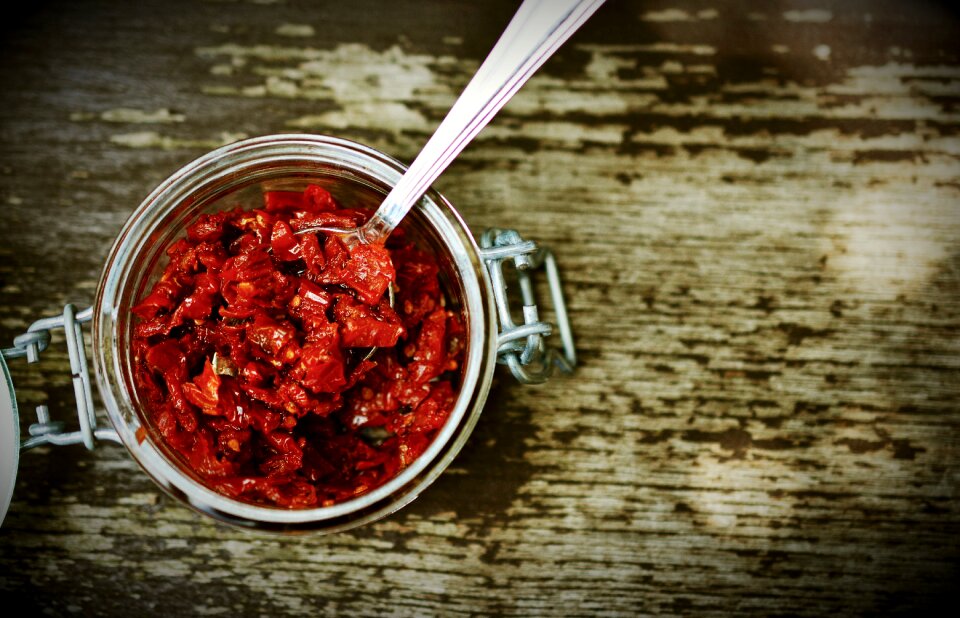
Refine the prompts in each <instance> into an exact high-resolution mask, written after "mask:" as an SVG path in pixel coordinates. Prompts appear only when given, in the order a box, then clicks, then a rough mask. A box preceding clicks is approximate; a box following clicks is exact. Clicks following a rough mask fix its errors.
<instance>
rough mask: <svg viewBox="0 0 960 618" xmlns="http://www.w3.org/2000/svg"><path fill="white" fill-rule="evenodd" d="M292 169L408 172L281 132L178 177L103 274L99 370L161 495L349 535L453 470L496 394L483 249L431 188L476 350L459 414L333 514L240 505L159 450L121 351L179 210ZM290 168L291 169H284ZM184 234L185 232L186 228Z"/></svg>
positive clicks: (151, 203) (428, 204)
mask: <svg viewBox="0 0 960 618" xmlns="http://www.w3.org/2000/svg"><path fill="white" fill-rule="evenodd" d="M293 161H309V162H319V163H332V164H335V165H336V166H338V169H343V170H347V171H351V172H355V173H358V174H362V175H365V176H369V177H371V178H374V179H376V180H377V181H378V182H381V183H383V184H384V185H385V186H387V187H390V186H393V184H395V183H396V182H397V180H399V178H400V176H401V175H402V174H403V172H404V171H405V169H406V168H405V167H404V166H403V165H402V164H401V163H400V162H399V161H397V160H396V159H394V158H392V157H390V156H388V155H386V154H384V153H382V152H379V151H377V150H375V149H373V148H370V147H369V146H365V145H363V144H359V143H357V142H353V141H350V140H346V139H343V138H337V137H330V136H323V135H311V134H299V133H293V134H277V135H267V136H262V137H255V138H250V139H246V140H241V141H239V142H234V143H232V144H228V145H226V146H223V147H221V148H218V149H215V150H213V151H211V152H208V153H206V154H205V155H202V156H201V157H198V158H197V159H194V160H193V161H192V162H190V163H188V164H187V165H185V166H183V167H181V168H180V169H179V170H177V171H176V172H174V173H173V174H171V175H170V176H169V177H168V178H167V179H166V180H164V181H163V182H162V183H161V184H160V185H159V186H157V187H156V189H154V190H153V191H152V192H151V193H150V195H148V196H147V198H146V199H144V201H143V202H142V203H141V204H140V206H139V207H138V208H137V209H136V210H135V211H134V212H133V214H132V215H131V216H130V218H129V219H128V220H127V222H126V223H125V224H124V226H123V229H122V231H121V233H120V234H119V235H118V237H117V239H116V241H115V243H114V246H113V248H112V249H111V251H110V254H109V257H108V259H107V262H106V264H105V266H104V271H103V274H102V275H101V279H100V284H99V287H98V291H97V298H96V301H95V306H94V312H93V341H94V354H93V356H94V369H95V373H96V378H97V383H98V387H99V390H100V393H101V395H102V398H103V400H104V403H105V406H106V408H107V414H108V417H109V418H110V421H111V423H112V424H113V426H114V428H115V429H116V430H117V433H118V434H119V435H120V439H121V441H122V443H123V444H124V445H125V446H126V448H127V450H128V451H129V452H130V453H131V455H132V456H133V458H134V459H135V460H136V461H137V462H138V463H139V464H140V466H141V467H142V468H143V469H144V470H145V471H146V472H147V473H148V475H149V476H151V477H152V478H153V479H154V481H156V482H157V484H158V485H160V486H161V487H162V488H163V489H165V490H167V491H168V492H169V493H171V494H172V495H174V496H175V497H177V498H178V499H180V500H182V501H183V502H186V503H187V504H188V505H189V506H191V507H193V508H194V509H196V510H198V511H201V512H203V513H206V514H208V515H211V516H213V517H215V518H217V519H221V520H223V521H227V522H229V523H234V524H238V525H241V526H245V527H255V528H264V529H317V528H320V529H346V528H350V527H354V526H356V525H360V524H362V523H366V522H368V521H373V520H375V519H379V518H380V517H383V516H385V515H387V514H389V513H391V512H393V511H395V510H397V509H399V508H401V507H402V506H404V505H405V504H407V503H409V502H410V501H412V500H413V499H414V498H415V497H416V496H417V495H419V493H420V492H421V491H422V490H423V489H425V488H426V487H427V486H428V485H429V484H430V483H432V482H433V481H434V480H435V479H436V478H437V477H438V476H439V474H440V473H441V472H442V471H443V470H444V469H445V468H446V467H447V466H448V465H449V464H450V462H451V461H452V459H453V457H454V456H455V455H456V454H457V452H459V450H460V448H462V446H463V444H464V442H465V441H466V438H467V437H468V436H469V433H470V432H471V431H472V429H473V426H474V424H475V423H476V420H477V417H478V416H479V413H480V410H481V409H482V406H483V403H484V401H485V399H486V396H487V394H488V392H489V389H490V383H491V380H492V375H493V368H494V365H495V357H496V324H495V311H494V310H493V306H494V304H493V303H494V301H493V294H492V291H491V287H490V284H489V280H488V275H487V273H486V269H485V268H484V266H483V260H482V258H481V257H480V250H479V248H478V247H477V244H476V241H475V240H474V238H473V236H472V235H471V233H470V231H469V228H468V227H467V226H466V224H465V223H464V222H463V219H462V218H461V216H460V215H459V213H458V212H457V211H456V209H455V208H454V207H453V206H452V205H451V204H450V203H449V201H447V200H446V198H444V197H443V196H442V195H440V194H439V193H437V192H436V191H433V190H430V191H429V192H428V193H427V194H426V195H425V197H424V198H423V199H422V200H421V201H420V202H419V203H418V204H417V206H416V209H417V211H419V212H422V213H423V214H424V217H425V220H426V221H427V222H428V223H429V224H430V225H432V226H435V230H434V231H436V232H437V234H438V235H439V237H440V238H441V239H442V240H443V242H444V244H445V247H444V248H445V249H447V250H448V252H449V254H450V257H451V258H452V259H453V260H454V262H455V264H454V267H455V269H456V273H457V275H458V276H459V277H460V278H461V279H460V282H461V284H462V285H463V290H464V293H465V298H464V299H463V305H464V306H463V309H464V313H465V316H466V320H467V324H466V326H467V332H468V345H467V351H466V355H465V358H464V363H463V365H464V369H463V373H462V377H461V382H460V392H459V394H458V396H457V401H456V404H455V405H454V409H453V410H452V411H451V413H450V417H449V418H448V420H447V422H446V423H445V425H444V426H443V427H442V428H441V429H440V431H439V432H438V434H437V435H436V436H435V438H434V439H433V441H432V442H431V444H430V445H429V446H428V447H427V449H426V451H425V452H424V453H422V454H421V455H420V456H419V457H418V458H417V459H416V460H414V461H413V462H412V463H411V464H410V465H409V466H407V467H406V468H405V469H404V470H402V471H401V472H400V473H399V474H397V476H395V477H394V478H392V479H390V480H389V481H387V482H386V483H384V484H383V485H381V486H380V487H377V488H375V489H373V490H371V491H369V492H367V493H364V494H361V495H359V496H357V497H354V498H351V499H349V500H345V501H342V502H338V503H335V504H333V505H330V506H322V507H312V508H304V509H283V508H277V507H270V506H261V505H256V504H251V503H246V502H241V501H239V500H235V499H232V498H229V497H227V496H225V495H223V494H220V493H218V492H216V491H214V490H213V489H210V488H209V487H207V486H205V485H203V484H202V483H200V482H199V481H198V480H197V479H194V478H192V477H191V476H189V475H187V474H185V473H184V472H183V471H182V470H180V469H179V467H178V465H177V464H175V463H173V462H171V461H168V459H167V458H166V457H165V456H164V455H163V454H162V452H161V451H160V449H158V448H157V447H156V445H154V444H152V442H151V440H150V438H149V437H148V436H147V433H148V432H145V431H144V428H143V427H142V425H141V419H140V417H139V415H138V414H137V411H136V409H135V407H134V405H133V397H132V392H131V386H130V384H129V382H128V381H125V380H124V379H123V378H124V375H125V374H124V371H125V363H126V362H127V361H128V357H129V353H128V352H127V351H121V350H119V349H118V347H119V344H120V342H122V341H123V337H122V336H121V335H122V333H121V332H120V329H121V328H123V324H124V320H125V319H129V318H128V317H127V316H126V315H125V313H124V309H126V310H127V313H129V307H124V306H123V299H124V293H128V292H129V289H128V288H129V285H131V283H130V278H131V277H135V276H137V275H136V274H135V273H136V268H135V265H136V263H137V262H138V257H140V256H142V255H143V254H144V251H145V250H146V249H145V247H146V246H147V244H148V241H149V238H150V237H151V235H152V234H154V233H155V232H156V230H157V229H158V228H159V227H160V226H162V225H163V224H164V222H165V221H166V218H165V217H166V216H167V215H169V214H170V212H172V209H173V208H175V207H177V206H178V205H180V204H183V203H184V200H188V199H191V196H197V195H200V194H202V193H203V191H209V190H211V189H212V188H213V187H216V186H219V185H217V183H224V182H228V181H229V180H230V179H234V180H235V179H237V178H242V173H243V171H244V170H246V171H249V170H250V169H252V167H251V166H252V165H253V164H255V163H256V164H264V163H270V164H276V165H281V166H282V165H292V163H291V162H293ZM284 169H286V168H284ZM180 231H181V232H182V230H180Z"/></svg>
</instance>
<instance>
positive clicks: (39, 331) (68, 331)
mask: <svg viewBox="0 0 960 618" xmlns="http://www.w3.org/2000/svg"><path fill="white" fill-rule="evenodd" d="M92 317H93V309H92V308H91V307H88V308H86V309H84V310H83V311H80V312H77V310H76V309H75V308H74V306H73V305H66V306H65V307H64V308H63V314H62V315H58V316H53V317H49V318H43V319H41V320H37V321H36V322H34V323H33V324H31V325H30V328H28V329H27V332H25V333H23V334H22V335H19V336H18V337H16V338H15V339H14V340H13V345H14V347H12V348H6V349H3V350H0V353H2V354H3V356H4V358H8V359H10V358H26V359H27V362H28V363H35V362H37V361H39V360H40V353H41V352H43V351H44V350H46V349H47V347H48V346H49V345H50V331H51V330H53V329H55V328H62V329H63V330H64V333H65V335H66V340H67V353H68V355H69V357H70V373H71V374H72V377H73V391H74V395H75V396H76V399H77V416H78V417H79V419H80V430H79V431H65V430H64V423H63V421H52V420H50V410H49V408H47V406H45V405H40V406H37V422H36V423H33V424H32V425H30V427H29V433H30V437H29V438H26V439H25V440H23V441H21V443H20V448H21V449H24V450H26V449H30V448H33V447H35V446H41V445H44V444H52V445H56V446H64V445H67V444H78V443H81V442H82V443H83V445H84V446H86V447H87V449H89V450H93V448H94V446H95V440H110V441H112V442H120V437H119V436H118V435H117V432H116V431H114V430H113V429H110V428H108V427H98V426H97V418H96V415H95V414H94V408H93V392H92V390H91V388H90V371H89V369H88V368H87V354H86V350H85V347H84V341H83V329H82V328H81V325H82V324H83V323H84V322H89V321H90V320H91V319H92Z"/></svg>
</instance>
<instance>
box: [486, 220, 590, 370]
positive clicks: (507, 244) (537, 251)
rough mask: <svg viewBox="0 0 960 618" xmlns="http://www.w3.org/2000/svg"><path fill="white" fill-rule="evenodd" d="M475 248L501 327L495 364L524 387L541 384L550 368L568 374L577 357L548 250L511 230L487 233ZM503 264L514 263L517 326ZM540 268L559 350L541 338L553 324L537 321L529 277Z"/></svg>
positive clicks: (537, 312)
mask: <svg viewBox="0 0 960 618" xmlns="http://www.w3.org/2000/svg"><path fill="white" fill-rule="evenodd" d="M480 247H481V249H480V256H481V258H482V259H483V261H484V263H485V264H486V266H487V271H488V272H489V274H490V281H491V283H492V284H493V296H494V300H495V301H496V304H497V317H498V319H499V323H500V332H499V334H498V336H497V362H498V363H500V364H503V365H507V366H508V367H509V368H510V372H511V373H512V374H513V375H514V377H515V378H517V380H519V381H520V382H523V383H524V384H539V383H541V382H544V381H546V380H547V378H549V377H550V376H551V374H552V373H553V370H554V369H555V368H556V369H560V370H561V371H563V372H564V373H571V372H572V371H573V368H574V367H575V366H576V364H577V353H576V348H575V347H574V343H573V331H572V330H571V328H570V319H569V317H568V316H567V305H566V302H565V301H564V297H563V290H562V288H561V285H560V273H559V271H558V270H557V261H556V259H555V258H554V256H553V252H551V251H549V250H548V249H544V248H540V247H538V246H537V244H536V243H534V242H532V241H529V240H523V238H521V237H520V234H519V233H517V231H516V230H499V229H489V230H487V231H486V232H484V233H483V235H482V236H481V237H480ZM508 260H511V261H512V262H513V265H514V267H515V269H514V271H515V273H516V279H517V282H518V283H519V285H520V297H521V299H522V302H523V308H522V309H523V324H516V323H515V322H514V321H513V317H512V315H511V312H510V303H509V300H508V298H507V281H506V276H505V273H504V268H503V265H504V262H505V261H508ZM541 267H542V268H543V269H544V272H545V273H546V275H547V284H548V286H549V289H550V298H551V301H552V303H553V311H554V313H555V314H556V320H557V324H556V326H557V330H558V331H559V333H560V342H561V345H562V347H561V348H557V347H548V346H547V345H546V338H547V337H548V336H550V334H551V333H552V332H553V326H552V325H551V324H550V323H548V322H543V321H541V320H540V315H539V314H540V312H539V310H538V308H537V303H536V299H535V295H534V288H533V281H532V279H531V274H532V273H533V272H534V271H535V270H537V269H539V268H541Z"/></svg>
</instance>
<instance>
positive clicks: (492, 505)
mask: <svg viewBox="0 0 960 618" xmlns="http://www.w3.org/2000/svg"><path fill="white" fill-rule="evenodd" d="M518 388H523V386H522V385H520V384H517V383H516V382H514V381H513V380H512V379H511V378H510V376H509V375H506V374H498V375H496V376H495V377H494V381H493V385H492V387H491V389H490V395H489V397H488V398H487V403H486V405H485V406H484V410H483V413H482V414H481V415H480V418H479V420H478V421H477V425H476V427H475V428H474V430H473V433H472V434H471V436H470V439H469V440H468V441H467V443H466V445H465V446H464V447H463V450H462V451H460V454H459V455H457V458H456V459H455V460H454V462H453V464H452V465H451V466H450V467H449V468H448V469H447V470H446V471H445V472H444V473H443V474H442V475H441V476H440V478H438V479H437V481H436V482H435V483H434V484H433V485H431V486H430V487H428V488H427V489H426V490H425V491H424V492H423V494H421V495H420V497H419V498H417V500H416V501H414V502H413V503H412V504H410V505H409V506H408V507H406V508H405V509H404V510H403V511H401V512H400V513H398V514H397V515H396V516H395V517H399V518H400V519H401V520H405V519H407V518H420V519H427V518H430V517H433V516H435V515H438V514H440V513H450V512H451V511H453V512H454V513H455V514H456V515H457V516H458V518H468V519H476V518H480V519H481V520H482V521H483V523H484V524H485V525H490V524H492V523H495V522H499V521H503V520H504V519H506V518H507V512H508V510H509V508H510V506H511V505H512V504H513V503H514V501H515V500H516V499H517V496H518V495H519V492H520V488H521V487H523V486H524V485H525V484H527V482H529V480H530V479H531V478H532V477H533V474H534V468H535V466H534V465H533V464H531V463H530V462H528V461H527V460H526V458H525V454H526V451H527V449H528V446H527V445H528V444H529V441H530V439H531V438H532V437H533V436H534V434H535V432H536V427H535V426H534V423H533V414H534V410H533V409H532V408H529V407H526V406H524V405H522V403H521V402H519V401H518V399H517V398H516V397H513V396H512V393H513V391H514V389H518Z"/></svg>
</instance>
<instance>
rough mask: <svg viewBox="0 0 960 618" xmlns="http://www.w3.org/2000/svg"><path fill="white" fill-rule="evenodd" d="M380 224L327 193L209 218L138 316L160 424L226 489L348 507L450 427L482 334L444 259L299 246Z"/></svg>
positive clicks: (148, 385)
mask: <svg viewBox="0 0 960 618" xmlns="http://www.w3.org/2000/svg"><path fill="white" fill-rule="evenodd" d="M366 216H367V213H365V212H363V211H358V210H349V209H341V208H339V207H338V205H337V203H336V201H335V200H334V198H333V197H332V196H331V195H330V193H329V192H328V191H327V190H326V189H324V188H323V187H320V186H317V185H310V186H308V187H307V189H306V190H305V191H303V192H299V191H268V192H266V193H265V194H264V203H263V207H262V208H259V209H253V210H246V211H245V210H242V209H241V208H234V209H232V210H224V211H221V212H214V213H207V214H203V215H200V216H199V217H198V218H197V219H196V221H194V222H193V224H191V225H190V226H189V227H188V228H187V230H186V234H185V237H184V238H181V239H179V240H177V241H175V242H174V243H172V244H171V245H170V246H169V247H168V248H167V255H168V257H169V263H168V264H167V265H166V267H165V268H164V270H163V272H162V274H161V275H160V278H159V280H157V281H156V283H155V284H154V285H153V287H152V288H151V289H149V290H147V291H146V293H145V294H144V295H143V297H142V300H141V301H140V303H139V304H138V305H137V306H136V307H134V308H133V310H132V311H133V313H134V315H135V316H136V317H137V318H138V322H137V324H136V325H135V326H134V333H133V341H132V344H131V349H132V351H133V356H134V362H135V373H134V380H133V381H134V384H135V387H136V389H137V391H138V393H139V399H140V401H141V402H142V403H143V405H144V406H145V408H146V409H145V411H144V413H145V417H146V420H147V421H148V424H149V425H150V426H152V427H153V428H154V429H155V431H156V434H157V435H158V436H159V437H160V439H162V440H163V441H164V442H166V444H167V445H168V446H169V447H170V448H171V449H172V450H173V451H175V452H176V453H178V454H179V456H180V458H181V460H182V462H183V464H184V466H186V467H187V468H189V469H190V470H191V471H192V472H193V473H194V474H195V475H197V476H198V477H199V478H201V479H202V480H203V481H204V482H205V483H207V485H208V486H210V487H211V488H213V489H215V490H216V491H219V492H220V493H223V494H225V495H227V496H230V497H232V498H235V499H238V500H242V501H245V502H251V503H255V504H264V505H272V506H279V507H285V508H307V507H315V506H324V505H330V504H335V503H337V502H341V501H343V500H347V499H349V498H352V497H354V496H357V495H360V494H363V493H365V492H368V491H370V490H372V489H375V488H376V487H379V486H381V485H383V484H384V483H386V482H387V481H388V480H390V479H391V478H393V477H394V476H396V475H397V474H398V473H399V472H400V471H401V470H402V469H403V468H405V467H406V466H408V465H410V464H411V463H412V462H413V461H414V460H415V459H416V458H417V457H419V456H420V455H421V454H422V453H423V452H424V451H425V450H426V448H427V447H428V446H429V445H430V443H431V442H432V441H433V439H434V437H435V436H436V433H437V432H438V431H439V429H440V428H442V427H443V425H444V424H445V423H446V421H447V418H448V417H449V414H450V411H451V410H452V408H453V406H454V404H455V402H456V390H457V386H458V380H459V373H458V372H459V370H460V365H461V363H462V358H463V352H464V345H465V340H466V336H465V330H464V325H463V320H462V318H461V316H460V314H459V313H457V312H454V311H450V310H448V309H446V308H445V302H444V297H443V291H442V289H441V285H440V278H439V273H440V269H439V267H438V265H437V263H436V260H435V258H434V257H433V256H432V255H430V254H429V253H427V252H425V251H422V250H420V249H419V248H417V247H415V246H414V245H412V244H411V243H409V242H407V241H406V240H405V236H404V234H403V231H402V230H398V231H397V232H396V233H395V234H393V235H392V236H391V239H390V241H389V243H388V245H386V246H383V245H360V246H357V247H353V248H348V247H347V246H346V245H345V244H344V243H343V242H342V241H341V240H340V239H339V238H338V237H337V236H334V235H327V234H324V233H312V232H307V233H303V234H298V233H297V232H298V231H300V230H303V229H304V228H306V227H309V226H316V225H326V226H334V227H353V226H356V225H358V224H360V223H362V221H363V220H364V218H365V217H366ZM391 285H392V286H393V287H394V291H395V299H396V302H395V304H394V306H391V303H390V301H389V299H388V296H389V295H388V294H387V290H388V288H389V287H390V286H391ZM371 348H375V350H373V353H372V355H370V356H369V357H368V354H369V353H370V352H371Z"/></svg>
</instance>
